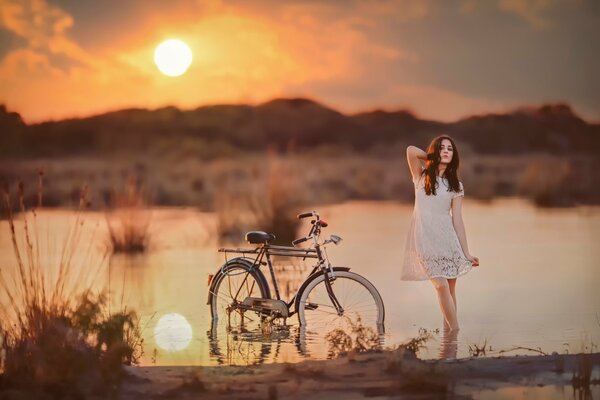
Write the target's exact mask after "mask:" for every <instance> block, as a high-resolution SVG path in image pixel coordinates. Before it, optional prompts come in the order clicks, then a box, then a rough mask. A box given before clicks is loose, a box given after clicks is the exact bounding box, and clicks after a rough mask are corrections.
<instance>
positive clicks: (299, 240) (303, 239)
mask: <svg viewBox="0 0 600 400" xmlns="http://www.w3.org/2000/svg"><path fill="white" fill-rule="evenodd" d="M308 239H310V236H306V237H303V238H300V239H296V240H294V241H293V242H292V245H294V246H295V245H297V244H300V243H304V242H306V241H307V240H308Z"/></svg>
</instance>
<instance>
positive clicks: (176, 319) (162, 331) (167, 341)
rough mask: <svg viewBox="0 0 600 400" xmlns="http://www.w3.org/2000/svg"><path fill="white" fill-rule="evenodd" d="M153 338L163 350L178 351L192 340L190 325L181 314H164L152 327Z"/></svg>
mask: <svg viewBox="0 0 600 400" xmlns="http://www.w3.org/2000/svg"><path fill="white" fill-rule="evenodd" d="M154 339H155V340H156V344H157V345H158V346H159V347H160V348H161V349H163V350H166V351H170V352H174V351H180V350H183V349H185V348H186V347H188V346H189V344H190V342H191V341H192V327H191V326H190V323H189V322H188V321H187V320H186V319H185V317H184V316H183V315H181V314H176V313H171V314H166V315H163V316H162V317H161V318H160V319H159V320H158V323H157V324H156V326H155V327H154Z"/></svg>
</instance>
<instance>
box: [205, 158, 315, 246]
mask: <svg viewBox="0 0 600 400" xmlns="http://www.w3.org/2000/svg"><path fill="white" fill-rule="evenodd" d="M265 162H266V164H265V170H264V171H259V172H258V174H257V176H255V177H254V182H253V184H252V185H251V186H248V185H239V186H238V185H236V184H232V183H228V184H223V185H222V186H221V187H220V190H219V191H218V193H217V194H216V195H215V207H214V208H215V211H216V214H217V227H216V231H217V236H218V238H219V240H220V241H221V242H240V241H241V240H242V239H243V235H244V233H245V232H246V231H248V230H262V231H265V232H268V233H273V234H274V235H275V236H276V239H275V240H274V241H273V242H274V243H278V244H287V245H289V244H290V243H291V241H292V240H294V239H296V234H297V232H296V231H297V228H298V220H297V218H296V215H297V213H298V211H299V210H300V208H301V206H302V205H303V204H304V199H303V191H302V188H301V187H300V186H301V185H300V182H299V180H298V178H297V176H296V174H295V171H294V170H293V164H291V163H289V162H287V163H286V162H285V160H282V159H281V158H279V157H278V156H277V155H276V154H275V153H272V152H270V153H268V154H267V157H266V158H265Z"/></svg>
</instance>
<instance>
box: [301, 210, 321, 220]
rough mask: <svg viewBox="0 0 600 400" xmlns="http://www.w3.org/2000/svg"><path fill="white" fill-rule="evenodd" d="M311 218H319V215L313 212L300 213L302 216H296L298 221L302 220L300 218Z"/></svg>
mask: <svg viewBox="0 0 600 400" xmlns="http://www.w3.org/2000/svg"><path fill="white" fill-rule="evenodd" d="M312 216H315V217H318V216H319V214H317V213H316V212H314V211H311V212H305V213H302V214H298V219H302V218H308V217H312Z"/></svg>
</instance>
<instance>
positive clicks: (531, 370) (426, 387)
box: [120, 349, 600, 399]
mask: <svg viewBox="0 0 600 400" xmlns="http://www.w3.org/2000/svg"><path fill="white" fill-rule="evenodd" d="M127 371H128V373H129V376H128V378H127V379H126V381H125V383H124V385H123V387H122V389H121V391H120V395H121V398H125V399H146V398H168V399H192V398H194V399H196V398H206V399H233V398H235V399H284V398H285V399H331V398H343V399H359V398H365V397H367V398H368V397H376V398H403V399H404V398H430V397H442V396H450V397H453V396H455V397H456V398H473V396H475V397H477V396H478V395H479V394H481V393H484V392H487V391H493V390H497V391H504V392H505V393H509V397H500V398H511V397H512V396H510V391H509V392H507V390H510V389H511V388H515V389H516V390H522V389H523V388H531V390H533V391H536V390H538V391H539V390H546V391H547V390H548V389H549V388H557V390H558V388H565V387H566V388H569V390H573V391H576V392H581V393H584V394H585V393H590V392H591V393H595V392H596V391H599V390H600V379H599V376H600V353H593V354H573V355H558V354H554V355H549V356H514V357H496V358H466V359H456V360H428V361H423V360H419V359H418V358H416V357H415V356H414V354H413V353H411V352H409V351H407V350H405V349H399V350H396V351H385V352H369V353H360V354H352V353H351V354H347V355H345V356H343V357H340V358H337V359H333V360H322V361H310V360H309V361H304V362H301V363H298V364H267V365H259V366H251V367H227V366H218V367H193V366H190V367H181V366H178V367H128V369H127ZM517 388H518V389H517ZM543 397H544V398H548V396H547V395H546V396H543Z"/></svg>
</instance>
